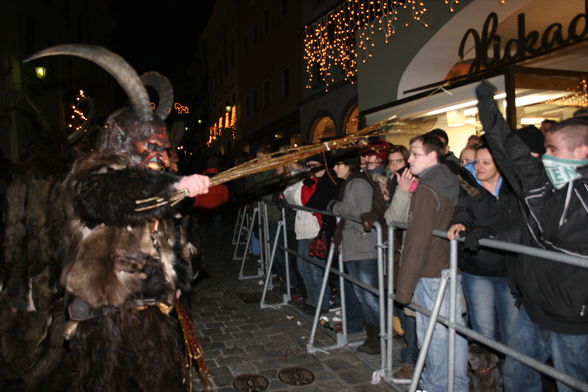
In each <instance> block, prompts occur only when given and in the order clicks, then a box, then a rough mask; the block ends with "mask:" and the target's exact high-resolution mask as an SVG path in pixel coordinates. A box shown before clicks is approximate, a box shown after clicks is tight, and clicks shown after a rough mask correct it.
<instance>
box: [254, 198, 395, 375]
mask: <svg viewBox="0 0 588 392" xmlns="http://www.w3.org/2000/svg"><path fill="white" fill-rule="evenodd" d="M264 203H266V202H264ZM272 204H275V203H272ZM279 207H280V208H281V209H282V219H281V221H280V222H278V226H277V228H276V231H275V235H274V236H270V235H269V234H268V235H266V236H265V237H264V238H266V239H268V245H270V247H269V248H270V249H269V251H268V252H267V254H268V255H269V257H268V258H266V262H267V265H266V267H265V270H266V271H272V268H273V264H274V261H275V255H276V252H277V251H278V250H279V251H282V252H284V261H285V271H286V274H287V276H286V282H285V283H286V291H287V292H286V294H284V296H283V301H282V302H281V303H279V304H267V303H266V293H267V291H268V290H270V289H271V288H272V283H271V282H272V279H271V275H272V274H271V273H268V274H267V275H266V276H265V284H264V289H263V293H262V298H261V301H260V307H262V308H267V307H280V306H283V305H287V304H288V303H289V300H290V299H291V287H290V276H289V272H290V265H289V263H290V258H289V257H288V255H292V256H295V257H296V259H300V260H304V261H305V262H308V263H311V264H313V265H316V266H317V267H319V268H321V269H324V270H325V273H324V274H323V279H322V285H321V289H320V293H319V299H318V302H317V303H319V304H320V303H322V302H323V299H324V296H325V295H327V294H326V290H327V286H328V282H329V274H331V273H332V274H335V275H337V276H339V288H340V289H339V296H340V302H341V318H342V331H341V333H336V334H335V336H336V344H335V345H332V346H328V347H317V346H316V345H315V337H316V332H317V329H318V326H319V320H320V312H321V309H320V307H317V309H316V311H315V314H314V317H313V322H312V325H311V330H310V335H309V339H308V342H307V346H306V349H307V351H308V352H310V353H316V352H323V353H328V352H329V351H330V350H332V349H336V348H341V347H344V346H355V345H359V344H361V342H349V339H348V331H347V315H346V301H345V290H344V289H343V288H344V283H345V280H347V281H349V282H351V283H353V284H355V285H357V286H359V287H362V288H364V289H365V290H367V291H369V292H371V293H373V294H374V295H376V296H378V300H379V301H378V304H379V313H380V314H385V305H386V293H385V284H384V262H385V253H384V249H385V248H386V246H387V245H386V244H385V243H383V235H382V227H381V226H380V224H379V223H378V222H375V223H374V226H373V228H374V230H375V231H376V238H377V242H376V244H377V245H376V247H377V248H376V250H377V263H378V288H375V287H373V286H370V285H367V284H365V283H364V282H362V281H360V280H357V279H355V278H354V277H352V276H351V275H348V274H347V273H345V272H344V263H343V254H342V252H339V254H338V255H335V247H334V244H333V243H331V244H330V247H329V252H328V256H327V259H326V260H325V262H324V263H322V262H317V261H316V259H314V258H311V257H308V256H306V255H303V254H301V253H299V252H298V250H297V249H296V250H294V249H289V248H288V240H287V230H286V218H285V216H286V214H285V211H284V210H285V209H286V208H291V209H294V210H301V211H307V212H311V213H312V212H316V213H320V214H323V215H327V216H333V217H335V218H337V220H339V219H345V220H347V221H353V222H356V223H361V221H360V220H359V219H357V218H356V217H351V216H342V215H336V214H333V213H331V212H328V211H321V210H316V209H313V208H308V207H302V206H295V205H290V204H286V203H280V204H279ZM263 210H264V211H266V212H267V205H266V206H265V208H264V209H263ZM263 219H264V220H265V221H267V213H266V214H265V215H264V216H263ZM264 227H268V225H267V224H264ZM270 238H273V243H271V244H269V239H270ZM280 238H281V239H282V244H280ZM335 256H337V261H338V266H337V268H333V262H334V259H335ZM379 328H380V346H381V349H380V364H381V366H380V368H379V369H378V371H379V372H380V373H382V374H383V372H384V370H385V369H386V366H387V365H386V355H385V354H386V339H387V336H388V335H386V320H385V317H380V325H379ZM390 336H391V335H390Z"/></svg>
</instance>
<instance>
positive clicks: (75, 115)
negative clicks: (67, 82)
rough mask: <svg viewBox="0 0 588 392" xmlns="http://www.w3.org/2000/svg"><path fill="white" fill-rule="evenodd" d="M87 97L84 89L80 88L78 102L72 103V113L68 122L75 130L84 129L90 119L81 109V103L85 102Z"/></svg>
mask: <svg viewBox="0 0 588 392" xmlns="http://www.w3.org/2000/svg"><path fill="white" fill-rule="evenodd" d="M86 99H87V97H86V95H85V94H84V90H80V91H78V95H77V97H76V102H75V103H73V104H72V105H71V110H72V114H71V116H70V121H69V122H68V123H67V127H68V128H69V129H70V130H72V131H73V132H76V131H79V130H80V129H82V126H83V125H84V123H85V122H86V121H88V118H87V117H86V114H85V113H84V112H83V111H82V110H81V109H80V105H82V104H83V103H85V102H86Z"/></svg>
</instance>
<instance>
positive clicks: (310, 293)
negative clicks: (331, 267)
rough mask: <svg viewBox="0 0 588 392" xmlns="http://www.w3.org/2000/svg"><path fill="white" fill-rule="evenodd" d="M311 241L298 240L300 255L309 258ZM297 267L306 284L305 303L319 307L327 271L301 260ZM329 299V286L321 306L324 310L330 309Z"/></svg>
mask: <svg viewBox="0 0 588 392" xmlns="http://www.w3.org/2000/svg"><path fill="white" fill-rule="evenodd" d="M310 241H312V239H305V240H298V253H300V254H302V255H304V256H308V251H309V246H310ZM310 258H311V259H312V260H314V261H317V262H319V263H321V264H325V263H326V260H321V259H317V258H315V257H310ZM297 265H298V272H299V273H300V276H301V277H302V281H303V282H304V287H305V288H306V299H305V302H306V303H307V304H308V305H311V306H315V307H317V304H318V300H319V294H320V290H321V286H322V284H323V275H324V273H325V270H324V269H323V268H320V267H317V266H316V265H314V264H311V263H309V262H308V261H306V260H303V259H301V258H299V259H298V260H297ZM329 297H330V290H329V287H328V286H327V289H326V290H325V296H324V297H323V303H322V306H321V309H322V310H328V309H329Z"/></svg>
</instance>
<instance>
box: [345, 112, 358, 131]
mask: <svg viewBox="0 0 588 392" xmlns="http://www.w3.org/2000/svg"><path fill="white" fill-rule="evenodd" d="M357 131H359V107H358V106H357V105H353V106H352V107H351V109H350V110H349V113H348V114H347V118H346V119H345V134H346V135H352V134H354V133H356V132H357Z"/></svg>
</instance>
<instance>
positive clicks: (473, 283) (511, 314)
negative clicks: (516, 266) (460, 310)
mask: <svg viewBox="0 0 588 392" xmlns="http://www.w3.org/2000/svg"><path fill="white" fill-rule="evenodd" d="M463 293H464V295H465V297H466V301H467V303H468V317H469V320H470V323H471V325H472V329H473V330H474V331H476V332H479V333H481V334H482V335H484V336H486V337H487V338H490V339H496V340H498V341H500V342H502V343H504V344H506V345H510V337H511V335H512V325H513V323H514V320H515V317H516V315H517V312H518V310H517V308H516V306H515V300H514V297H513V295H512V294H511V292H510V287H509V286H508V282H507V279H506V278H503V277H494V276H480V275H472V274H468V273H464V274H463ZM497 316H498V317H497ZM496 319H498V328H496Z"/></svg>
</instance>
